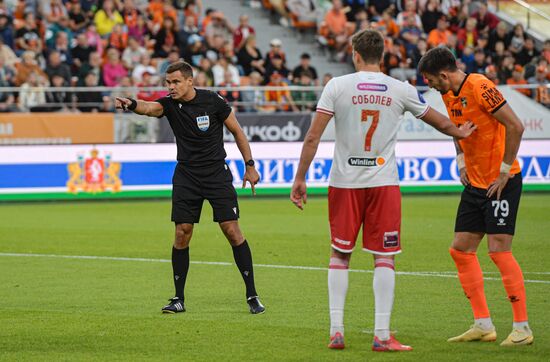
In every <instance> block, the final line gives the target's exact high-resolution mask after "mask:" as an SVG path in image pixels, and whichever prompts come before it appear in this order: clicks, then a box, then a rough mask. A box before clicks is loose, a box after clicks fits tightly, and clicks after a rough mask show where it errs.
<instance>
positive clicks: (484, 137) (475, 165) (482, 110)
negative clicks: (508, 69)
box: [443, 74, 521, 189]
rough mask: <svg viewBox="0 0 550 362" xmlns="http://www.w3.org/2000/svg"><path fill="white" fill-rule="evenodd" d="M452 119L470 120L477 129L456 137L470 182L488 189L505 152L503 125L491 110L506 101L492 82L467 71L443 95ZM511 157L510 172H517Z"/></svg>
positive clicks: (518, 170) (515, 163)
mask: <svg viewBox="0 0 550 362" xmlns="http://www.w3.org/2000/svg"><path fill="white" fill-rule="evenodd" d="M443 102H444V103H445V106H446V107H447V112H448V113H449V117H450V118H451V121H452V122H453V123H454V124H455V125H457V126H459V125H461V124H464V123H465V122H467V121H472V122H473V123H474V124H475V125H476V126H477V129H476V131H475V132H474V133H473V134H472V135H471V136H470V137H468V138H466V139H462V140H459V141H458V142H459V144H460V147H461V148H462V150H463V151H464V161H465V163H466V172H467V173H468V178H469V179H470V183H471V184H472V186H475V187H478V188H482V189H487V188H489V184H491V182H493V181H494V180H495V179H496V178H497V177H498V175H499V173H500V164H501V163H502V158H503V156H504V144H505V138H506V129H505V128H504V125H503V124H502V123H500V122H499V121H498V120H497V119H496V118H495V117H494V116H493V113H495V112H496V111H498V110H499V109H500V108H501V107H502V106H504V105H505V104H506V100H505V99H504V96H503V95H502V93H500V91H499V90H498V89H497V88H496V86H495V84H494V83H493V82H491V81H490V80H489V79H487V78H486V77H485V76H484V75H481V74H468V75H467V76H466V78H465V79H464V81H463V83H462V85H461V86H460V88H459V90H458V95H455V94H454V92H453V91H452V90H450V91H449V92H447V94H445V95H443ZM520 171H521V170H520V167H519V163H518V161H517V160H514V163H513V165H512V169H511V171H510V173H512V174H516V173H519V172H520Z"/></svg>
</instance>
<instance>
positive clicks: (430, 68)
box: [418, 46, 458, 75]
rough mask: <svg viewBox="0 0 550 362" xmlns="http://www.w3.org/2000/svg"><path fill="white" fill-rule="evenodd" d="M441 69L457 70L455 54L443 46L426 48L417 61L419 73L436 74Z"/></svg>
mask: <svg viewBox="0 0 550 362" xmlns="http://www.w3.org/2000/svg"><path fill="white" fill-rule="evenodd" d="M442 70H447V71H450V72H455V71H457V70H458V67H457V66H456V58H455V56H454V55H453V53H452V52H451V51H450V50H449V48H447V47H444V46H440V47H437V48H432V49H430V50H428V51H427V52H426V54H424V56H423V57H422V59H420V62H419V63H418V71H419V72H420V73H428V74H433V75H436V74H438V73H439V72H441V71H442Z"/></svg>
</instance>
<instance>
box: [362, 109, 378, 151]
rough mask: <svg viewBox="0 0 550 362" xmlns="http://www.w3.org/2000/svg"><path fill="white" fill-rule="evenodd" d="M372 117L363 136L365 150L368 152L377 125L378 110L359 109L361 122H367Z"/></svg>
mask: <svg viewBox="0 0 550 362" xmlns="http://www.w3.org/2000/svg"><path fill="white" fill-rule="evenodd" d="M371 117H372V123H371V125H370V127H369V129H368V130H367V135H366V136H365V151H367V152H370V150H371V145H372V136H373V135H374V131H376V127H378V120H379V119H380V111H372V110H370V109H362V110H361V122H368V121H369V120H370V118H371Z"/></svg>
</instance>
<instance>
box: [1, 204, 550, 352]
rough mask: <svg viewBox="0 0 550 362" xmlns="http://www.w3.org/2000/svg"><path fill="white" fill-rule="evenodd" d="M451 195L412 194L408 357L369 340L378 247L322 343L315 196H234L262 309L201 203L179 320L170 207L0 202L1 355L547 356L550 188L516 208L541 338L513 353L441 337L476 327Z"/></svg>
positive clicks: (401, 308)
mask: <svg viewBox="0 0 550 362" xmlns="http://www.w3.org/2000/svg"><path fill="white" fill-rule="evenodd" d="M458 200H459V196H458V195H441V196H433V195H432V196H430V195H428V196H405V197H404V198H403V227H402V242H403V248H404V250H403V253H402V254H401V255H399V256H397V261H396V262H397V267H396V270H397V271H398V272H406V273H404V274H399V275H398V276H397V286H396V298H395V305H394V313H393V318H392V328H393V329H395V330H396V331H397V337H398V339H399V340H400V341H402V342H403V343H406V344H411V345H412V346H413V347H414V351H413V352H410V353H401V354H384V353H375V352H372V351H371V350H370V347H371V341H372V333H371V331H372V328H373V314H374V311H373V296H372V273H371V272H370V271H371V270H372V257H371V256H370V255H369V254H367V253H364V252H361V251H359V250H358V251H356V252H355V254H354V256H353V257H352V260H351V268H352V269H354V270H359V271H361V270H362V271H364V272H353V273H351V274H350V289H349V293H348V300H347V305H346V315H345V322H346V345H347V347H346V349H345V350H343V351H332V350H328V349H327V348H326V344H327V343H328V327H329V321H328V297H327V281H326V278H327V276H326V274H327V273H326V270H324V269H325V268H326V267H327V264H328V256H329V250H330V247H329V242H328V222H327V206H326V200H325V199H324V198H322V197H320V198H313V199H311V200H310V201H309V202H308V204H307V205H306V209H305V211H299V210H298V209H296V208H295V207H294V206H293V205H292V204H291V203H290V201H288V200H287V199H270V198H258V199H250V198H242V199H241V200H240V204H241V212H242V215H241V216H242V218H241V227H242V229H243V231H244V233H245V235H246V237H247V239H248V240H249V242H250V244H251V247H252V253H253V257H254V262H255V263H256V264H257V265H256V268H255V274H256V283H257V288H258V291H259V293H260V295H261V297H262V301H263V302H264V304H265V305H266V307H267V312H266V313H265V314H263V315H256V316H253V315H250V314H249V313H248V309H247V306H246V303H245V300H244V285H243V283H242V280H241V278H240V275H239V273H238V271H237V269H236V267H235V266H234V265H228V263H232V262H233V256H232V253H231V248H230V246H229V244H228V243H227V241H226V240H225V239H224V237H223V236H222V233H221V231H220V230H219V227H218V226H217V225H216V224H215V223H213V222H212V221H211V220H212V214H211V209H210V206H209V205H208V204H207V203H205V206H204V209H203V215H202V221H201V223H200V224H198V225H196V228H195V234H194V236H193V240H192V242H191V249H190V253H191V260H192V262H194V263H193V264H192V265H191V268H190V271H189V277H188V283H187V287H186V307H187V312H186V313H181V314H177V315H162V314H161V313H160V308H161V307H162V306H163V305H164V304H165V303H166V300H167V299H168V298H169V297H171V296H172V295H173V286H172V281H171V265H170V263H169V262H168V259H170V248H171V243H172V238H173V225H172V224H171V223H170V221H169V217H170V202H169V201H167V200H162V201H147V202H138V201H135V202H128V201H125V202H122V201H120V202H77V203H29V204H0V360H7V361H13V360H33V361H34V360H71V361H72V360H87V361H89V360H102V361H115V360H124V361H134V360H184V361H191V360H200V361H208V360H211V361H214V360H215V361H219V360H235V361H248V360H250V361H252V360H255V361H266V360H277V361H290V360H301V361H336V360H338V361H340V360H341V361H359V360H361V361H364V360H374V361H382V360H384V361H385V360H392V361H393V360H406V361H464V360H469V361H547V360H549V359H550V344H549V341H550V309H549V306H550V261H549V260H548V257H549V256H550V240H549V235H550V194H524V195H523V198H522V202H521V209H520V213H519V221H518V226H517V230H516V238H515V241H514V252H515V256H516V258H517V259H518V261H519V263H520V265H521V266H522V268H523V270H524V273H525V279H526V280H527V284H526V286H527V296H528V308H529V317H530V324H531V327H532V329H533V331H534V333H535V343H534V345H532V346H529V347H522V348H513V349H504V348H502V347H499V345H498V343H470V344H454V345H450V344H448V343H447V342H446V339H447V338H448V337H450V336H453V335H456V334H458V333H461V332H463V331H464V330H466V329H467V328H468V327H469V325H470V324H471V321H472V315H471V312H470V309H469V304H468V301H467V300H466V298H465V297H464V296H463V293H462V289H461V287H460V285H459V282H458V280H457V279H456V277H455V273H454V264H453V262H452V260H451V258H450V256H449V254H448V246H449V244H450V241H451V239H452V236H453V224H454V216H455V212H456V206H457V204H458ZM22 254H32V255H37V254H46V255H50V256H31V255H22ZM53 255H55V257H54V256H53ZM59 256H97V257H107V258H96V259H91V258H89V259H86V258H80V257H77V258H66V257H59ZM113 257H114V258H113ZM115 258H119V259H115ZM123 258H128V259H123ZM138 258H142V259H141V260H140V259H138ZM479 258H480V262H481V264H482V268H483V269H484V271H485V272H486V274H485V276H486V277H488V278H489V279H488V280H486V282H485V287H486V294H487V299H488V302H489V307H490V309H491V312H492V317H493V320H494V322H495V325H496V327H497V332H498V334H499V335H498V341H501V340H502V339H504V338H505V337H506V336H507V335H508V333H509V332H510V331H511V324H512V312H511V308H510V305H509V303H508V301H507V299H506V296H505V292H504V288H503V286H502V284H501V282H500V280H499V275H498V273H497V269H496V267H495V266H494V265H493V264H492V262H491V261H490V259H489V257H488V255H487V247H486V244H485V243H484V244H482V247H481V248H480V252H479ZM143 259H151V260H143ZM199 262H221V264H215V263H211V264H207V263H199ZM260 264H261V265H260ZM274 265H277V266H304V267H313V268H310V269H297V268H294V269H292V268H275V267H272V266H274ZM492 278H494V279H492Z"/></svg>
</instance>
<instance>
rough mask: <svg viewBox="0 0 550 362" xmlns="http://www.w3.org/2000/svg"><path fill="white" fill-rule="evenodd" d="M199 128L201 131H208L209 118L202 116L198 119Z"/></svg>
mask: <svg viewBox="0 0 550 362" xmlns="http://www.w3.org/2000/svg"><path fill="white" fill-rule="evenodd" d="M196 120H197V126H198V127H199V129H200V130H201V131H203V132H204V131H206V130H207V129H208V127H210V118H209V117H208V116H200V117H197V118H196Z"/></svg>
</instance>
